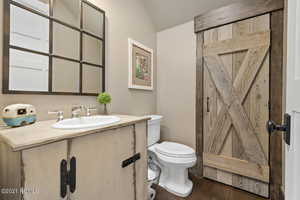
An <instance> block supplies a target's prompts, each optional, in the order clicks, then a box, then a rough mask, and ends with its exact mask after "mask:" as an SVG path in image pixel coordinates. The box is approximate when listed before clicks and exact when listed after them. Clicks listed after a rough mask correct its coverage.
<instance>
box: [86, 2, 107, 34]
mask: <svg viewBox="0 0 300 200" xmlns="http://www.w3.org/2000/svg"><path fill="white" fill-rule="evenodd" d="M82 9H83V11H82V12H83V28H84V29H85V30H86V31H88V32H90V33H93V34H95V35H97V36H99V37H103V23H104V14H103V13H102V12H99V11H98V10H96V9H95V8H92V7H91V6H89V5H87V4H83V7H82Z"/></svg>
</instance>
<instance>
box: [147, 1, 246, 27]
mask: <svg viewBox="0 0 300 200" xmlns="http://www.w3.org/2000/svg"><path fill="white" fill-rule="evenodd" d="M141 1H143V2H144V4H145V7H146V10H147V11H148V13H149V15H150V17H151V18H152V20H153V23H154V25H155V27H156V29H157V31H161V30H164V29H167V28H170V27H173V26H176V25H179V24H183V23H185V22H188V21H191V20H193V19H194V17H195V16H197V15H199V14H201V13H204V12H206V11H209V10H212V9H216V8H219V7H222V6H226V5H229V4H231V3H235V2H239V1H246V0H141Z"/></svg>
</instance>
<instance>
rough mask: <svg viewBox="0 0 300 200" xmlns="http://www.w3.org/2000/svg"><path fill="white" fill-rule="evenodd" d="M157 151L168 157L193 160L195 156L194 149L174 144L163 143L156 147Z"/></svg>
mask: <svg viewBox="0 0 300 200" xmlns="http://www.w3.org/2000/svg"><path fill="white" fill-rule="evenodd" d="M155 150H156V151H157V152H158V153H160V154H163V155H165V156H168V157H175V158H191V157H194V156H195V151H194V149H192V148H191V147H188V146H186V145H183V144H178V143H174V142H162V143H160V144H159V145H157V146H156V148H155Z"/></svg>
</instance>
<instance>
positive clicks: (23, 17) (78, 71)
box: [3, 0, 105, 95]
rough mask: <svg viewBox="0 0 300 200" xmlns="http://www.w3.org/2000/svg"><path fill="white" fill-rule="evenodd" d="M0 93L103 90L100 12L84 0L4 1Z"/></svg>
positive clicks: (90, 92)
mask: <svg viewBox="0 0 300 200" xmlns="http://www.w3.org/2000/svg"><path fill="white" fill-rule="evenodd" d="M4 22H5V23H4V48H3V50H4V59H3V63H4V67H3V93H4V94H37V93H38V94H62V95H97V94H98V93H100V92H102V91H105V59H104V58H105V12H104V11H103V10H101V9H100V8H98V7H96V6H95V5H93V4H91V3H89V2H88V1H85V0H4Z"/></svg>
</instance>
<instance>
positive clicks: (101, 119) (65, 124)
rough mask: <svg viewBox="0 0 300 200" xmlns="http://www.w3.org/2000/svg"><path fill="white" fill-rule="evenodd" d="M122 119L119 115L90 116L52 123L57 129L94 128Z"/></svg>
mask: <svg viewBox="0 0 300 200" xmlns="http://www.w3.org/2000/svg"><path fill="white" fill-rule="evenodd" d="M120 120H121V119H120V117H117V116H100V115H96V116H90V117H79V118H72V119H65V120H62V121H59V122H56V123H55V124H53V125H52V127H53V128H56V129H83V128H93V127H98V126H104V125H108V124H113V123H116V122H119V121H120Z"/></svg>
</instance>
